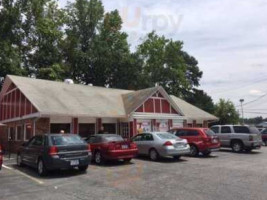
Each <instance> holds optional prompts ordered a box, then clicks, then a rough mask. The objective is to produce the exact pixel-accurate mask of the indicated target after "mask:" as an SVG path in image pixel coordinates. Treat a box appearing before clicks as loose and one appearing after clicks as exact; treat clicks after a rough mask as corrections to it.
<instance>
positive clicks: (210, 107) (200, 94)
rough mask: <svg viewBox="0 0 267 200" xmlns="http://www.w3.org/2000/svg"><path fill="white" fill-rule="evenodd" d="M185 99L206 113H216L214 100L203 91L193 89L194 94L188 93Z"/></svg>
mask: <svg viewBox="0 0 267 200" xmlns="http://www.w3.org/2000/svg"><path fill="white" fill-rule="evenodd" d="M184 99H185V100H186V101H187V102H188V103H191V104H193V105H195V106H197V107H199V108H201V109H202V110H205V111H206V112H209V113H214V111H215V106H214V103H213V100H212V98H211V97H210V96H209V95H208V94H207V93H206V92H204V91H203V90H198V89H193V92H189V93H187V94H186V95H185V98H184Z"/></svg>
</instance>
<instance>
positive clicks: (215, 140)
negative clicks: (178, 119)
mask: <svg viewBox="0 0 267 200" xmlns="http://www.w3.org/2000/svg"><path fill="white" fill-rule="evenodd" d="M169 132H170V133H172V134H175V135H176V136H178V137H180V138H183V139H187V142H188V144H189V145H190V154H191V155H192V156H197V155H198V154H199V153H202V154H203V155H205V156H207V155H209V154H210V153H211V152H213V151H219V150H220V146H221V143H220V141H219V137H218V136H217V135H215V133H214V132H213V131H212V130H210V129H208V128H175V129H171V130H170V131H169Z"/></svg>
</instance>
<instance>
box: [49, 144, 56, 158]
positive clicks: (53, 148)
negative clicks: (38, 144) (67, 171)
mask: <svg viewBox="0 0 267 200" xmlns="http://www.w3.org/2000/svg"><path fill="white" fill-rule="evenodd" d="M57 154H58V148H57V147H56V146H52V147H50V149H49V155H50V156H54V155H57Z"/></svg>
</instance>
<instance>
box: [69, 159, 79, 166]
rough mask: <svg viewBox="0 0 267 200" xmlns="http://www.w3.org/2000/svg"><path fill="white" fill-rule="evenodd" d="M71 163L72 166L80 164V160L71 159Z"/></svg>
mask: <svg viewBox="0 0 267 200" xmlns="http://www.w3.org/2000/svg"><path fill="white" fill-rule="evenodd" d="M70 165H71V166H75V165H79V160H71V161H70Z"/></svg>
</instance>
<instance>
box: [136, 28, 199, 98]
mask: <svg viewBox="0 0 267 200" xmlns="http://www.w3.org/2000/svg"><path fill="white" fill-rule="evenodd" d="M182 49H183V43H182V42H181V41H173V40H171V39H166V38H165V37H164V36H158V35H156V33H155V32H152V33H149V34H148V36H147V39H146V40H145V41H144V42H143V43H142V44H140V45H139V46H138V49H137V54H138V55H139V57H140V58H142V59H143V68H142V72H141V75H142V78H141V80H142V81H140V83H141V87H152V86H154V85H155V84H156V83H157V84H159V85H161V86H162V87H164V88H165V90H166V91H167V92H168V93H170V94H174V95H177V96H180V97H183V96H184V94H185V92H186V91H190V90H191V89H193V88H194V87H195V86H198V85H199V80H200V78H201V77H202V72H201V71H200V70H199V68H198V66H197V65H198V62H197V61H196V59H195V58H193V57H192V56H190V55H189V54H187V53H186V52H184V51H183V50H182Z"/></svg>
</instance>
